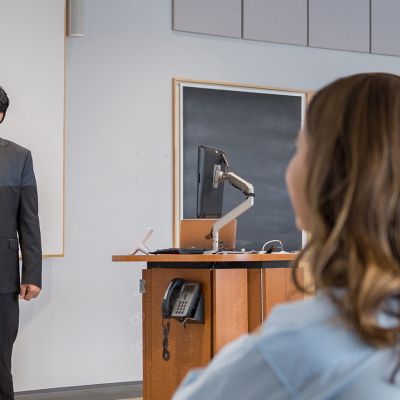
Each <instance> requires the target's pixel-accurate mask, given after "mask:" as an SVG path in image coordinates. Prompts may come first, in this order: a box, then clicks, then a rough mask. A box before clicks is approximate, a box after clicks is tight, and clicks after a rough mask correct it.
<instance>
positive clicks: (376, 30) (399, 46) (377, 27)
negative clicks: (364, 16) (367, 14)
mask: <svg viewBox="0 0 400 400" xmlns="http://www.w3.org/2000/svg"><path fill="white" fill-rule="evenodd" d="M371 52H372V53H378V54H393V55H396V56H400V1H399V0H372V2H371Z"/></svg>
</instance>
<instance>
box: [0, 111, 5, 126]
mask: <svg viewBox="0 0 400 400" xmlns="http://www.w3.org/2000/svg"><path fill="white" fill-rule="evenodd" d="M3 119H4V113H3V112H0V124H1V123H2V122H3Z"/></svg>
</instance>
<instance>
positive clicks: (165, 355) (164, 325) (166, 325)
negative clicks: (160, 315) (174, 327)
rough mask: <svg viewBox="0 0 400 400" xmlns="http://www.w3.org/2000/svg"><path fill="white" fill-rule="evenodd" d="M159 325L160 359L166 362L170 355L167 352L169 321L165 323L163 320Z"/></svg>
mask: <svg viewBox="0 0 400 400" xmlns="http://www.w3.org/2000/svg"><path fill="white" fill-rule="evenodd" d="M161 325H162V329H163V341H162V346H163V351H162V358H163V360H164V361H168V360H169V359H170V353H169V350H168V335H169V320H167V321H165V320H164V319H163V320H162V323H161Z"/></svg>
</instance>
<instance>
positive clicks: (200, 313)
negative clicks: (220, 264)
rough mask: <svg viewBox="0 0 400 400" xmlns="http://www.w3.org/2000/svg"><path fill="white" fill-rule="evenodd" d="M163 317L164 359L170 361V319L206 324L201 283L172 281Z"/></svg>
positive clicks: (180, 280)
mask: <svg viewBox="0 0 400 400" xmlns="http://www.w3.org/2000/svg"><path fill="white" fill-rule="evenodd" d="M161 316H162V327H163V353H162V356H163V359H164V360H165V361H168V360H169V358H170V353H169V350H168V335H169V329H170V322H169V319H170V318H174V319H176V320H178V321H180V322H182V323H183V326H184V327H185V328H186V323H188V322H189V323H204V296H203V295H202V293H201V290H200V283H198V282H189V281H185V280H184V279H182V278H174V279H172V280H171V281H170V283H169V285H168V287H167V290H166V292H165V295H164V298H163V300H162V302H161Z"/></svg>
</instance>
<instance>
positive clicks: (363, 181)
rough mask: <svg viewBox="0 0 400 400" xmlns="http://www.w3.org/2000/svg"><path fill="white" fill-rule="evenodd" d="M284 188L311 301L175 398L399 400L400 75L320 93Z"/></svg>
mask: <svg viewBox="0 0 400 400" xmlns="http://www.w3.org/2000/svg"><path fill="white" fill-rule="evenodd" d="M286 182H287V186H288V190H289V195H290V198H291V201H292V205H293V208H294V210H295V214H296V224H297V226H298V228H299V229H303V230H305V231H307V232H308V233H309V241H308V243H307V245H306V247H305V248H304V249H303V250H302V251H301V252H300V254H299V256H298V258H297V261H296V263H295V264H296V265H295V266H298V264H299V262H300V261H307V262H308V263H309V265H310V269H311V272H312V276H313V279H314V284H315V289H316V296H315V297H313V298H311V299H308V300H305V301H301V302H296V303H291V304H284V305H280V306H278V307H275V308H274V310H273V311H272V313H271V315H270V317H269V318H268V320H267V322H266V323H265V324H264V325H263V326H262V328H261V329H260V331H259V332H258V333H256V334H253V335H247V336H242V337H241V338H239V339H238V340H236V341H235V342H233V343H231V344H229V345H228V346H226V347H225V348H224V349H223V350H222V351H221V352H220V353H219V354H217V356H216V357H215V358H214V359H213V361H212V362H211V363H210V365H209V366H208V367H207V368H205V369H203V370H197V371H194V372H191V373H190V374H189V375H188V376H187V377H186V378H185V380H184V381H183V383H182V384H181V386H180V388H179V389H178V391H177V392H176V394H175V396H174V400H182V399H192V400H196V399H199V400H200V399H201V400H205V399H207V400H214V399H215V400H217V399H218V400H223V399H226V400H228V399H229V400H233V399H243V400H244V399H246V400H251V399H254V400H256V399H271V400H281V399H304V400H313V399H315V400H323V399H337V400H339V399H340V400H358V399H360V400H361V399H362V400H377V399H382V400H395V399H397V400H398V399H400V372H399V370H400V351H399V350H400V77H398V76H396V75H391V74H385V73H367V74H358V75H354V76H350V77H346V78H342V79H339V80H337V81H335V82H333V83H331V84H329V85H328V86H326V87H324V88H323V89H321V90H320V91H319V92H318V93H317V94H316V95H315V96H314V97H313V99H312V101H311V103H310V105H309V108H308V111H307V116H306V124H305V127H304V129H303V130H302V131H300V132H299V135H298V138H297V149H296V153H295V154H294V156H293V158H292V160H291V161H290V163H289V165H288V168H287V171H286ZM298 287H299V289H300V290H303V291H307V290H308V288H303V287H301V285H299V284H298Z"/></svg>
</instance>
